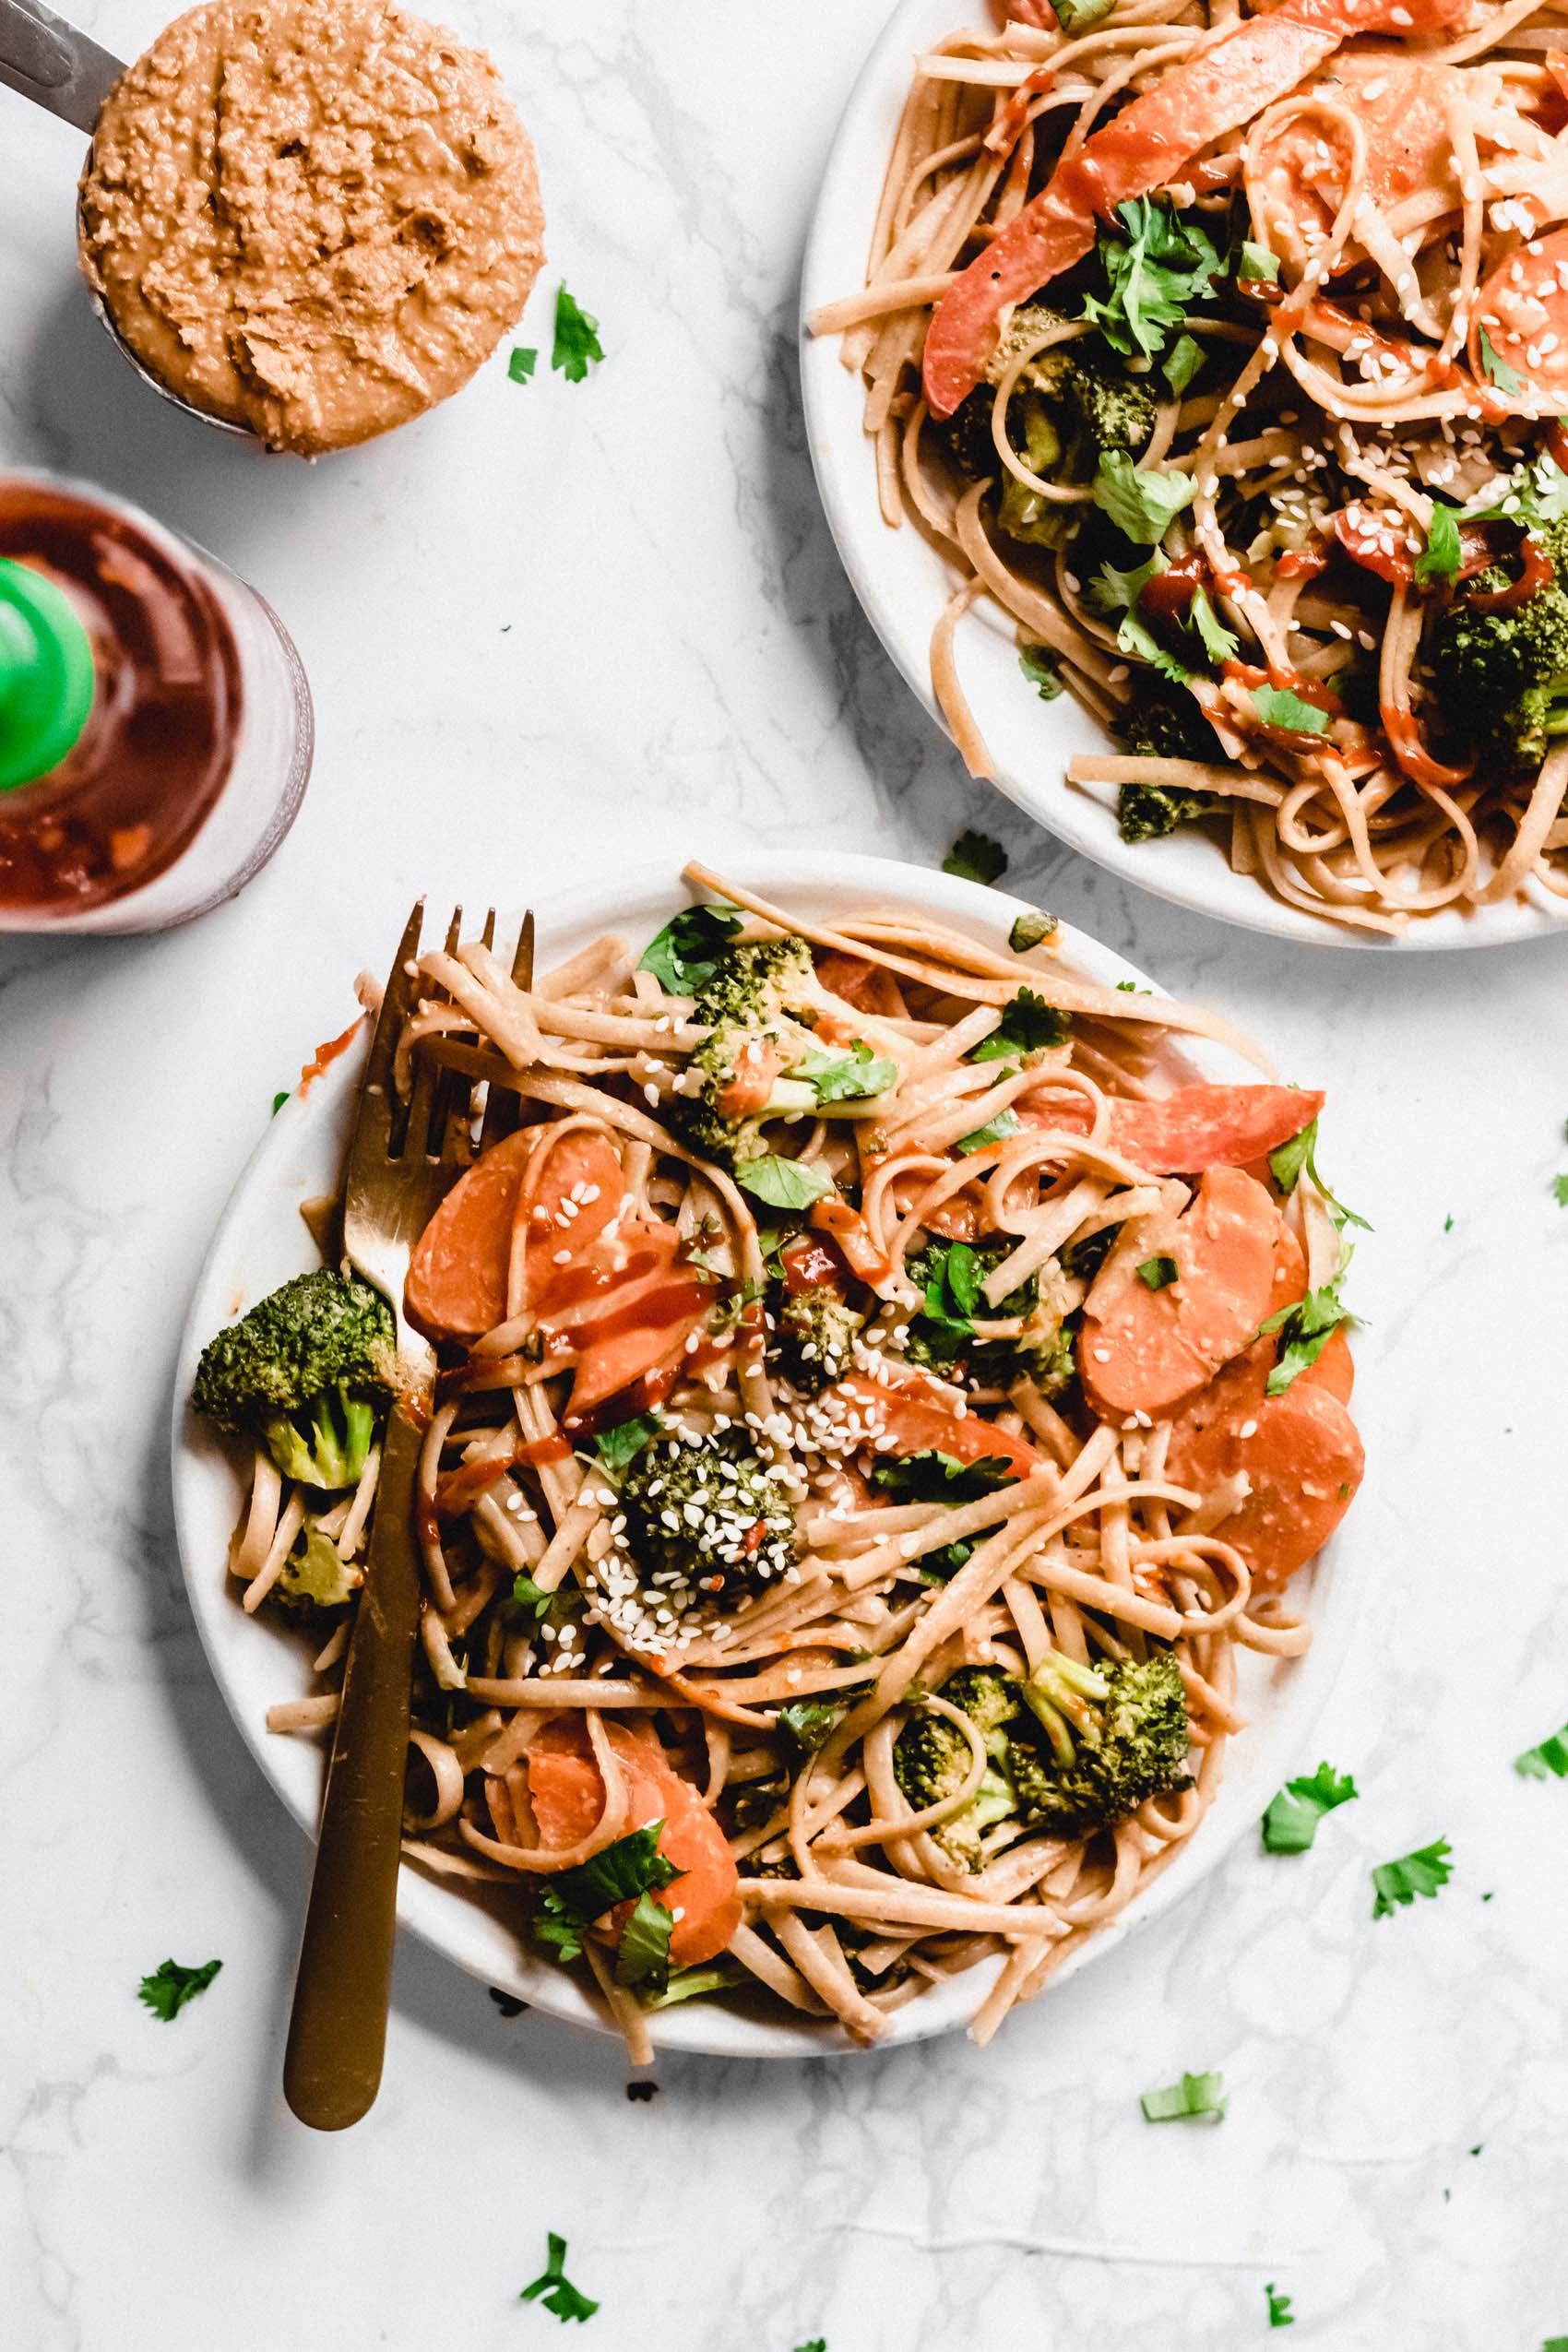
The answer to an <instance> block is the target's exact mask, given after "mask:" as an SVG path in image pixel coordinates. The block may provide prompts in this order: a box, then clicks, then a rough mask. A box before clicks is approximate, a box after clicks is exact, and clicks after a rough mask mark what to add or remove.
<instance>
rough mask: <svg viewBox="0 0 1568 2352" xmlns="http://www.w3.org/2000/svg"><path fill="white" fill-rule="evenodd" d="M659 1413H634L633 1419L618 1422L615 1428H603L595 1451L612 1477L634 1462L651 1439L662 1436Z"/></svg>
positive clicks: (598, 1436) (595, 1443) (596, 1440)
mask: <svg viewBox="0 0 1568 2352" xmlns="http://www.w3.org/2000/svg"><path fill="white" fill-rule="evenodd" d="M658 1434H659V1415H658V1414H657V1413H634V1414H633V1415H632V1418H631V1419H630V1420H625V1421H617V1422H616V1423H615V1424H614V1426H613V1428H612V1429H601V1430H600V1431H599V1432H598V1433H597V1435H596V1436H595V1438H594V1441H593V1447H594V1452H595V1453H596V1454H597V1455H599V1458H600V1463H601V1464H602V1465H603V1467H604V1468H605V1469H607V1470H608V1471H609V1472H610V1474H611V1476H612V1478H618V1477H619V1476H620V1474H621V1472H622V1471H623V1470H624V1468H625V1467H626V1465H627V1463H628V1462H631V1461H635V1460H636V1456H637V1455H639V1454H640V1453H641V1452H642V1450H643V1447H644V1446H645V1445H647V1443H648V1442H649V1440H650V1439H652V1438H654V1437H657V1436H658Z"/></svg>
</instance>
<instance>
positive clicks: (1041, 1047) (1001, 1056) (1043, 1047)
mask: <svg viewBox="0 0 1568 2352" xmlns="http://www.w3.org/2000/svg"><path fill="white" fill-rule="evenodd" d="M1066 1039H1067V1016H1066V1015H1065V1013H1059V1012H1058V1011H1057V1009H1056V1007H1055V1005H1054V1004H1047V1003H1046V1002H1045V999H1044V998H1043V997H1042V996H1037V995H1036V993H1035V992H1034V990H1033V989H1032V988H1021V989H1020V990H1019V991H1018V993H1017V994H1016V996H1013V997H1009V999H1008V1001H1007V1003H1006V1004H1004V1006H1003V1008H1002V1020H1001V1024H1000V1026H999V1027H998V1028H994V1029H992V1033H991V1035H990V1036H989V1037H988V1038H982V1039H980V1043H979V1045H977V1046H976V1048H975V1050H974V1051H973V1053H971V1054H970V1056H969V1059H970V1061H971V1062H1013V1061H1019V1062H1021V1061H1023V1060H1024V1059H1025V1058H1026V1056H1027V1055H1028V1054H1031V1053H1045V1052H1048V1051H1050V1049H1051V1047H1052V1046H1055V1045H1064V1044H1065V1043H1066Z"/></svg>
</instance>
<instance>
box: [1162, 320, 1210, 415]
mask: <svg viewBox="0 0 1568 2352" xmlns="http://www.w3.org/2000/svg"><path fill="white" fill-rule="evenodd" d="M1203 363H1204V350H1203V345H1202V344H1201V343H1199V342H1196V341H1194V338H1193V337H1192V336H1191V335H1178V337H1177V338H1176V340H1175V341H1174V343H1172V344H1171V346H1170V350H1169V351H1168V352H1167V354H1166V358H1165V364H1164V366H1163V367H1162V368H1161V369H1160V374H1162V375H1163V376H1164V378H1165V381H1166V382H1167V384H1169V385H1170V389H1171V391H1172V392H1173V393H1174V395H1175V397H1176V398H1177V399H1178V400H1179V399H1180V398H1181V397H1182V393H1183V392H1184V391H1185V390H1186V388H1187V386H1188V385H1189V384H1191V382H1192V380H1193V378H1194V375H1196V374H1197V372H1198V370H1199V368H1200V367H1202V365H1203Z"/></svg>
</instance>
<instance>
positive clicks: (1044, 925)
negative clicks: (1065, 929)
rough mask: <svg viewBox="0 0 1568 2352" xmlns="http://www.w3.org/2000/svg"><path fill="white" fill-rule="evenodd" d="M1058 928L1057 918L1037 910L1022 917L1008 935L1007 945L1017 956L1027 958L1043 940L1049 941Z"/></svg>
mask: <svg viewBox="0 0 1568 2352" xmlns="http://www.w3.org/2000/svg"><path fill="white" fill-rule="evenodd" d="M1057 928H1058V925H1057V921H1056V917H1055V916H1054V915H1048V914H1044V913H1042V912H1040V911H1039V910H1038V909H1037V910H1036V911H1034V912H1033V913H1030V914H1028V915H1020V916H1019V917H1018V919H1017V921H1016V922H1015V923H1014V925H1013V928H1012V930H1011V931H1010V932H1008V934H1007V944H1008V946H1009V947H1010V948H1011V949H1012V950H1013V953H1014V955H1015V956H1027V955H1028V952H1029V949H1030V948H1031V947H1038V946H1039V944H1040V941H1041V940H1042V939H1049V938H1050V937H1051V933H1052V932H1054V931H1055V930H1056V929H1057Z"/></svg>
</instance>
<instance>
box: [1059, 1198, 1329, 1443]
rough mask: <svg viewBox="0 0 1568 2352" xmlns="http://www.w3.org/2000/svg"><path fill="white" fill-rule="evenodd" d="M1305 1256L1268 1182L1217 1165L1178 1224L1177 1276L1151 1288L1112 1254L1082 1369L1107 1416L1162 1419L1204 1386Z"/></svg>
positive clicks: (1089, 1309)
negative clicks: (1282, 1276)
mask: <svg viewBox="0 0 1568 2352" xmlns="http://www.w3.org/2000/svg"><path fill="white" fill-rule="evenodd" d="M1292 1251H1293V1252H1295V1253H1296V1256H1297V1257H1299V1255H1300V1251H1299V1248H1298V1247H1297V1244H1296V1242H1295V1240H1294V1237H1293V1236H1292V1235H1290V1234H1289V1229H1288V1228H1287V1226H1286V1224H1285V1220H1284V1218H1282V1217H1281V1216H1280V1214H1279V1211H1278V1210H1277V1208H1276V1206H1275V1205H1274V1203H1273V1201H1272V1200H1271V1199H1270V1198H1269V1196H1268V1194H1267V1193H1266V1192H1265V1190H1264V1188H1263V1186H1262V1185H1261V1184H1259V1183H1255V1182H1253V1178H1252V1177H1250V1176H1246V1175H1243V1174H1242V1172H1241V1170H1240V1169H1238V1168H1212V1169H1210V1170H1207V1172H1206V1174H1205V1176H1204V1178H1203V1181H1202V1182H1201V1183H1200V1184H1199V1186H1198V1190H1197V1193H1196V1194H1195V1196H1194V1199H1193V1201H1192V1202H1191V1203H1190V1205H1189V1206H1188V1207H1187V1209H1186V1211H1185V1212H1184V1214H1183V1215H1182V1216H1181V1217H1180V1218H1177V1219H1176V1220H1175V1223H1174V1226H1173V1228H1172V1230H1171V1234H1170V1245H1169V1251H1168V1252H1166V1251H1161V1252H1160V1253H1159V1254H1162V1255H1163V1254H1169V1255H1170V1256H1171V1257H1172V1258H1173V1259H1174V1260H1175V1263H1176V1279H1175V1280H1174V1281H1173V1282H1170V1283H1167V1284H1166V1285H1165V1286H1164V1287H1163V1288H1161V1289H1158V1290H1151V1289H1149V1288H1148V1286H1147V1285H1146V1283H1145V1282H1144V1281H1143V1280H1142V1279H1141V1278H1140V1277H1139V1276H1138V1274H1137V1273H1136V1271H1135V1269H1134V1268H1133V1267H1132V1266H1130V1265H1126V1264H1125V1263H1124V1262H1119V1261H1117V1260H1114V1259H1113V1260H1112V1261H1111V1263H1110V1264H1109V1265H1107V1266H1106V1268H1105V1270H1104V1272H1103V1273H1102V1274H1101V1275H1100V1277H1099V1280H1098V1281H1097V1282H1096V1284H1095V1287H1094V1289H1092V1290H1091V1291H1090V1293H1089V1295H1088V1298H1087V1301H1085V1306H1084V1327H1083V1330H1082V1332H1081V1333H1080V1334H1079V1337H1078V1374H1079V1378H1080V1379H1081V1380H1082V1382H1083V1385H1084V1392H1085V1394H1086V1396H1087V1398H1088V1400H1089V1403H1090V1404H1091V1405H1092V1406H1093V1408H1094V1409H1095V1410H1096V1412H1098V1413H1099V1416H1100V1418H1101V1419H1102V1420H1124V1419H1125V1418H1126V1417H1127V1416H1128V1415H1129V1414H1133V1413H1140V1412H1141V1413H1147V1414H1148V1415H1149V1416H1150V1417H1151V1418H1152V1419H1155V1420H1158V1419H1160V1418H1162V1417H1163V1416H1164V1415H1165V1414H1167V1413H1169V1412H1170V1409H1171V1408H1172V1407H1173V1406H1176V1405H1180V1404H1181V1403H1182V1401H1183V1400H1184V1399H1185V1398H1186V1397H1189V1396H1193V1395H1194V1394H1195V1392H1196V1391H1197V1390H1198V1389H1200V1388H1202V1387H1204V1386H1205V1385H1206V1384H1207V1383H1208V1382H1209V1381H1210V1380H1212V1379H1213V1377H1214V1375H1215V1373H1216V1372H1218V1370H1219V1368H1220V1366H1221V1365H1222V1364H1225V1363H1229V1360H1230V1359H1231V1357H1232V1356H1235V1355H1239V1354H1240V1352H1241V1349H1242V1348H1245V1347H1246V1346H1247V1345H1248V1343H1249V1342H1250V1341H1251V1340H1253V1338H1255V1336H1256V1335H1257V1330H1258V1325H1259V1324H1261V1323H1262V1322H1263V1321H1264V1320H1265V1317H1266V1316H1268V1315H1269V1314H1271V1313H1273V1312H1274V1309H1275V1307H1276V1305H1277V1304H1281V1303H1285V1301H1283V1300H1282V1299H1281V1297H1280V1293H1281V1292H1282V1291H1283V1290H1284V1289H1286V1288H1288V1287H1289V1284H1288V1278H1287V1279H1285V1280H1281V1279H1277V1277H1279V1276H1280V1274H1281V1271H1282V1270H1283V1272H1284V1274H1285V1276H1286V1277H1289V1273H1290V1270H1291V1266H1292V1259H1291V1255H1290V1253H1291V1252H1292Z"/></svg>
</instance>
